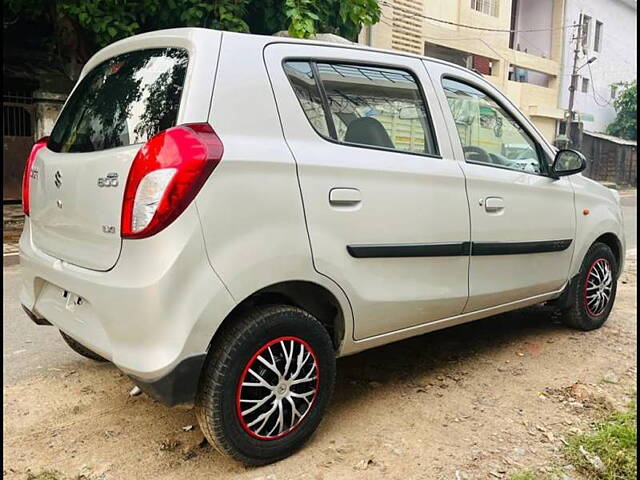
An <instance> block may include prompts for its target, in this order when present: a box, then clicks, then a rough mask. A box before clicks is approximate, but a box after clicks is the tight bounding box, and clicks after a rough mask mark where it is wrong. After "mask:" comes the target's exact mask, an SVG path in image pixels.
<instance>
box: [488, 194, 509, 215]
mask: <svg viewBox="0 0 640 480" xmlns="http://www.w3.org/2000/svg"><path fill="white" fill-rule="evenodd" d="M484 209H485V211H487V212H488V213H498V212H501V211H502V210H504V200H503V199H502V198H501V197H487V198H485V199H484Z"/></svg>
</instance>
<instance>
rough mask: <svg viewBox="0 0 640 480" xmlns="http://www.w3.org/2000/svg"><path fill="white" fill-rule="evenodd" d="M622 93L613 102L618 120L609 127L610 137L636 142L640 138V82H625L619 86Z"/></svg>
mask: <svg viewBox="0 0 640 480" xmlns="http://www.w3.org/2000/svg"><path fill="white" fill-rule="evenodd" d="M618 86H619V87H622V91H621V92H620V93H619V94H618V96H617V97H616V99H615V100H614V102H613V106H614V107H615V109H616V113H617V115H616V119H615V120H614V121H613V123H610V124H609V126H608V127H607V133H608V134H609V135H615V136H616V137H621V138H626V139H628V140H636V139H637V136H638V123H637V114H638V82H637V81H636V80H634V81H633V82H624V83H620V84H618Z"/></svg>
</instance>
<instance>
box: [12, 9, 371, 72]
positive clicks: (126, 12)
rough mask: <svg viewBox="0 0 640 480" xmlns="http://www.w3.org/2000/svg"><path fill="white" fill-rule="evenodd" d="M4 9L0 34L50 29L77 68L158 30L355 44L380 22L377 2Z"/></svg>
mask: <svg viewBox="0 0 640 480" xmlns="http://www.w3.org/2000/svg"><path fill="white" fill-rule="evenodd" d="M4 6H5V20H4V27H5V31H6V30H7V27H10V26H11V25H12V24H15V23H16V22H45V23H46V24H52V25H54V28H53V30H54V34H53V37H54V38H53V39H52V40H53V42H54V44H55V45H57V50H58V54H59V56H61V57H64V56H65V55H66V56H67V57H70V59H71V60H76V59H77V60H78V61H80V62H84V61H86V60H87V59H88V57H87V55H89V56H90V55H91V54H92V53H94V52H95V51H97V50H98V49H99V48H101V47H104V46H105V45H108V44H110V43H113V42H114V41H116V40H120V39H122V38H125V37H128V36H131V35H135V34H138V33H143V32H149V31H153V30H160V29H164V28H177V27H204V28H215V29H218V30H229V31H234V32H250V33H258V34H266V35H271V34H273V33H276V32H278V31H282V30H287V31H288V32H289V35H290V36H293V37H298V38H309V37H311V36H313V35H314V34H316V33H318V32H322V33H333V34H337V35H340V36H343V37H345V38H347V39H349V40H356V39H357V37H358V34H359V33H360V30H361V28H362V26H363V25H372V24H374V23H376V22H378V21H379V19H380V8H379V6H378V0H208V1H207V0H5V1H4ZM75 49H77V50H78V51H79V52H76V51H74V50H75ZM77 57H79V58H77ZM85 57H86V58H85Z"/></svg>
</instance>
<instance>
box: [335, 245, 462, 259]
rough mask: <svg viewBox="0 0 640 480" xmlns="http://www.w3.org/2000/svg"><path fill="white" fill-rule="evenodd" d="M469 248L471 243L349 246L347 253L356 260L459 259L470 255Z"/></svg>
mask: <svg viewBox="0 0 640 480" xmlns="http://www.w3.org/2000/svg"><path fill="white" fill-rule="evenodd" d="M469 246H470V244H469V242H458V243H402V244H383V245H347V251H348V252H349V254H350V255H351V256H352V257H355V258H384V257H457V256H462V255H469Z"/></svg>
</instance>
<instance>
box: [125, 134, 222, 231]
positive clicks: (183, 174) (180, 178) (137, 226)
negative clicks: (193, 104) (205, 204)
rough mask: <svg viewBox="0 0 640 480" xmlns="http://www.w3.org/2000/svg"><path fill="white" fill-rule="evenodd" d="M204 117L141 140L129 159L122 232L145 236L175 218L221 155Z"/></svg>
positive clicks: (191, 198) (218, 142)
mask: <svg viewBox="0 0 640 480" xmlns="http://www.w3.org/2000/svg"><path fill="white" fill-rule="evenodd" d="M223 151H224V148H223V146H222V142H221V141H220V139H219V138H218V136H217V135H216V133H215V132H214V131H213V128H211V126H210V125H209V124H208V123H191V124H187V125H179V126H177V127H173V128H169V129H167V130H164V131H162V132H160V133H159V134H157V135H156V136H154V137H152V138H151V139H149V140H148V141H147V143H145V144H144V145H143V146H142V148H141V149H140V151H139V152H138V154H137V155H136V157H135V159H134V160H133V164H132V165H131V170H130V171H129V177H128V178H127V184H126V186H125V190H124V201H123V205H122V224H121V227H120V231H121V236H122V238H146V237H150V236H151V235H155V234H156V233H158V232H160V231H161V230H163V229H164V228H166V227H167V226H168V225H169V224H170V223H171V222H173V221H174V220H175V219H176V218H177V217H178V216H179V215H180V214H181V213H182V212H183V211H184V209H185V208H187V206H188V205H189V203H191V201H192V200H193V199H194V198H195V196H196V195H197V194H198V192H199V191H200V188H201V187H202V185H204V183H205V182H206V181H207V178H209V175H211V172H213V170H214V168H216V166H217V165H218V163H219V162H220V160H221V158H222V153H223Z"/></svg>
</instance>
